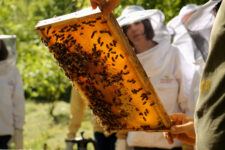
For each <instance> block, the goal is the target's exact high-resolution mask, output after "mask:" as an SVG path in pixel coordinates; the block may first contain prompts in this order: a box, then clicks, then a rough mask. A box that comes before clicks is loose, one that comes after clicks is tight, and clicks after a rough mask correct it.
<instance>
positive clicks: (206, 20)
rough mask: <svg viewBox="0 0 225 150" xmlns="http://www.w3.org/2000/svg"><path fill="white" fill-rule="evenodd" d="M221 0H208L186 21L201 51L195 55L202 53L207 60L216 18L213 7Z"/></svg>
mask: <svg viewBox="0 0 225 150" xmlns="http://www.w3.org/2000/svg"><path fill="white" fill-rule="evenodd" d="M220 1H221V0H210V1H208V2H207V3H206V4H204V5H202V6H201V7H199V8H198V9H197V10H196V12H195V13H194V14H193V15H192V16H191V17H190V18H189V19H188V20H187V22H186V23H185V26H186V28H187V30H188V32H189V34H190V35H191V37H192V38H193V40H194V42H195V44H196V46H197V48H198V50H199V53H200V54H197V53H195V57H198V56H197V55H201V56H202V58H203V60H204V61H206V59H207V56H208V49H209V38H210V33H211V30H212V26H213V23H214V20H215V14H214V12H213V9H214V7H215V6H216V5H217V4H218V3H219V2H220Z"/></svg>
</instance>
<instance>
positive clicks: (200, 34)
mask: <svg viewBox="0 0 225 150" xmlns="http://www.w3.org/2000/svg"><path fill="white" fill-rule="evenodd" d="M220 3H221V0H210V1H208V2H207V3H206V4H203V5H200V6H197V5H195V4H189V5H186V6H184V7H183V8H182V9H181V10H180V13H179V15H178V16H176V17H174V18H173V19H172V20H171V21H169V23H168V24H167V28H168V30H169V32H170V34H171V35H173V42H172V45H173V46H175V47H177V48H178V49H179V50H180V52H181V53H182V54H183V56H184V58H185V59H186V60H187V61H188V62H189V63H192V64H194V65H195V67H196V69H197V71H196V72H195V75H194V79H193V83H192V86H191V89H193V90H192V94H190V95H191V96H192V98H191V99H197V98H198V93H199V84H200V77H201V74H202V71H203V68H204V65H205V61H206V59H207V56H208V49H209V37H210V33H211V29H212V26H213V23H214V20H215V15H216V12H217V10H218V9H219V6H220Z"/></svg>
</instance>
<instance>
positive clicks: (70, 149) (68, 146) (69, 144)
mask: <svg viewBox="0 0 225 150" xmlns="http://www.w3.org/2000/svg"><path fill="white" fill-rule="evenodd" d="M66 150H73V143H72V142H66Z"/></svg>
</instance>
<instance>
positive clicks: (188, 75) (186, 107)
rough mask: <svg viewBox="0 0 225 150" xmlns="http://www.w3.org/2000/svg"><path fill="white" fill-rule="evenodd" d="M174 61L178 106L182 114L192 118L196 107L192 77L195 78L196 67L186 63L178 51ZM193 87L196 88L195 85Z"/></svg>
mask: <svg viewBox="0 0 225 150" xmlns="http://www.w3.org/2000/svg"><path fill="white" fill-rule="evenodd" d="M176 60H177V61H176V70H175V76H176V79H177V80H178V84H179V92H178V99H177V100H178V104H179V106H180V108H181V110H182V112H183V113H185V114H187V115H188V116H190V117H193V116H194V110H195V105H196V99H195V98H194V97H195V96H193V94H195V92H194V91H193V88H194V87H193V85H194V84H193V83H194V82H195V81H194V77H196V78H197V74H196V67H195V66H194V64H190V63H188V62H187V61H186V60H185V58H184V57H183V56H182V55H181V54H180V53H179V52H178V51H177V58H176ZM195 75H196V76H195ZM195 86H197V87H195V88H198V85H197V84H196V85H195Z"/></svg>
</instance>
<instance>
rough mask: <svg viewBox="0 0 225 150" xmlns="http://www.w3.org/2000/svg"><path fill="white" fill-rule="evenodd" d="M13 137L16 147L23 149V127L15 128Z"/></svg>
mask: <svg viewBox="0 0 225 150" xmlns="http://www.w3.org/2000/svg"><path fill="white" fill-rule="evenodd" d="M13 138H14V142H15V148H16V149H23V129H15V131H14V135H13Z"/></svg>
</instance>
